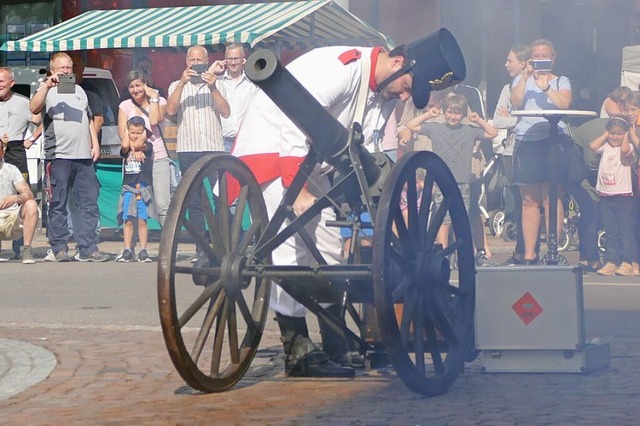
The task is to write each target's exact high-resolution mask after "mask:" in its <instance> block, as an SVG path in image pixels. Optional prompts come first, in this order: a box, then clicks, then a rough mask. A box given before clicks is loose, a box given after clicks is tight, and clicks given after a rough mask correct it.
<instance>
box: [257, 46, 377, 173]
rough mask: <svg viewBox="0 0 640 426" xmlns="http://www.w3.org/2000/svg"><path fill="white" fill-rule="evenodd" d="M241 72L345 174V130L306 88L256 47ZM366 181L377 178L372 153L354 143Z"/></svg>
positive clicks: (348, 163) (347, 163) (272, 56)
mask: <svg viewBox="0 0 640 426" xmlns="http://www.w3.org/2000/svg"><path fill="white" fill-rule="evenodd" d="M245 73H246V74H247V77H248V78H249V79H250V80H251V81H253V82H254V83H255V84H256V85H257V86H258V87H260V89H262V90H263V91H264V92H265V93H266V94H267V96H269V98H271V100H272V101H273V102H274V103H275V104H276V105H277V106H278V107H279V108H280V109H281V110H282V112H284V114H285V115H286V116H287V117H289V119H290V120H291V121H292V122H293V123H294V124H295V125H296V126H297V127H298V128H299V129H300V131H302V133H304V135H305V136H306V137H307V139H308V140H309V143H310V145H311V149H313V151H314V152H315V153H317V154H318V155H319V157H320V158H321V159H322V160H323V161H326V162H327V163H329V164H331V165H332V166H334V167H335V168H336V169H337V170H338V171H339V172H340V174H344V175H346V174H348V173H349V172H350V171H351V168H352V163H351V161H350V159H349V154H348V142H349V131H348V130H347V129H346V128H345V127H344V126H343V125H342V124H340V122H339V121H338V120H336V119H335V118H334V117H333V116H331V114H329V113H328V112H327V111H326V110H325V109H324V108H323V107H322V105H320V103H319V102H318V101H317V100H316V99H315V98H314V97H313V95H311V93H309V91H308V90H307V89H306V88H305V87H304V86H303V85H302V84H300V82H299V81H298V80H296V78H295V77H294V76H293V75H292V74H291V73H290V72H289V71H288V70H287V69H286V68H285V67H284V66H283V65H282V63H281V62H280V61H279V60H278V58H277V57H276V55H275V54H274V53H273V52H271V51H270V50H266V49H259V50H256V51H255V52H254V53H252V54H251V55H250V56H249V58H248V59H247V63H246V64H245ZM358 150H359V157H360V162H361V163H362V167H363V169H364V173H365V176H366V177H367V182H368V183H369V184H370V185H371V184H373V183H374V182H376V181H377V179H378V177H379V175H380V168H379V167H378V166H377V165H376V163H375V159H374V158H373V156H372V155H371V154H370V153H369V152H368V151H367V150H366V149H364V147H363V146H362V145H358Z"/></svg>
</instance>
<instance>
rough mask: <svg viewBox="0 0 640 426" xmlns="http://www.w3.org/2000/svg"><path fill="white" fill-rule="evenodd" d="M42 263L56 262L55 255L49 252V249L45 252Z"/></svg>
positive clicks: (51, 251)
mask: <svg viewBox="0 0 640 426" xmlns="http://www.w3.org/2000/svg"><path fill="white" fill-rule="evenodd" d="M44 261H45V262H55V261H56V255H55V253H54V252H53V250H51V249H49V250H47V255H46V256H45V257H44Z"/></svg>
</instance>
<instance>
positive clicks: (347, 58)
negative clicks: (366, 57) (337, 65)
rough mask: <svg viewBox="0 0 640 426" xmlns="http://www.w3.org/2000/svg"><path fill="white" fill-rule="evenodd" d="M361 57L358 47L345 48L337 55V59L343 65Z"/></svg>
mask: <svg viewBox="0 0 640 426" xmlns="http://www.w3.org/2000/svg"><path fill="white" fill-rule="evenodd" d="M361 57H362V52H360V51H359V50H358V49H351V50H347V51H346V52H344V53H343V54H341V55H340V56H338V59H339V60H340V62H342V63H343V64H344V65H347V64H348V63H350V62H353V61H357V60H358V59H360V58H361Z"/></svg>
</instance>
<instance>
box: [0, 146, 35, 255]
mask: <svg viewBox="0 0 640 426" xmlns="http://www.w3.org/2000/svg"><path fill="white" fill-rule="evenodd" d="M5 148H6V143H5V141H4V140H3V141H2V143H0V241H2V240H14V239H17V238H20V237H23V238H24V245H23V246H22V247H21V248H20V259H21V260H22V263H25V264H30V263H36V261H35V259H34V258H33V253H32V252H31V242H32V241H33V236H34V234H35V232H36V224H37V223H38V204H37V203H36V201H35V200H34V199H33V193H32V192H31V188H30V187H29V184H28V183H27V182H26V181H25V180H24V177H22V173H20V170H18V168H17V167H16V166H14V165H12V164H9V163H5V162H4V150H5Z"/></svg>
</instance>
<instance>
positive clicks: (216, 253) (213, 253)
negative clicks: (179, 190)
mask: <svg viewBox="0 0 640 426" xmlns="http://www.w3.org/2000/svg"><path fill="white" fill-rule="evenodd" d="M202 210H203V211H205V209H204V208H203V209H202ZM183 225H184V226H185V228H187V231H189V234H191V236H192V237H193V239H194V240H195V243H196V245H197V246H198V247H200V249H201V250H203V251H204V253H205V254H206V255H207V257H209V258H210V259H215V260H216V261H217V262H218V263H220V262H221V261H222V258H223V257H224V253H223V252H222V251H221V247H220V246H219V245H217V244H213V245H211V244H209V242H208V241H207V240H205V239H204V236H203V235H202V234H201V233H200V230H199V229H197V227H196V226H195V225H194V224H193V223H192V222H190V221H185V222H184V223H183ZM209 232H211V229H209ZM211 241H215V239H211Z"/></svg>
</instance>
